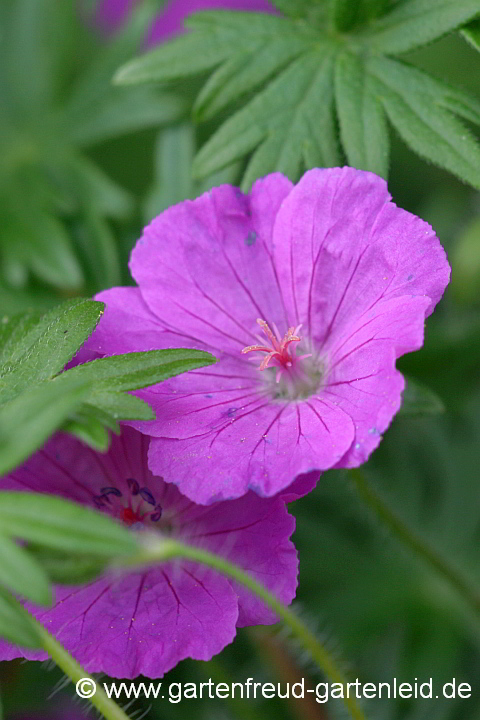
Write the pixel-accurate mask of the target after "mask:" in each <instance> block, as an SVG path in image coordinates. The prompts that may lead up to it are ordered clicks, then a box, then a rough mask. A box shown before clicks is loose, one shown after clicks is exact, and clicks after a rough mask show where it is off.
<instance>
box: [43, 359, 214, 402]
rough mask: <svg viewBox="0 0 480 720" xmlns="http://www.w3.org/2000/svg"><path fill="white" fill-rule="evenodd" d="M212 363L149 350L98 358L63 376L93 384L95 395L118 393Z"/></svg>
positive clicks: (58, 380)
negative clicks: (102, 392)
mask: <svg viewBox="0 0 480 720" xmlns="http://www.w3.org/2000/svg"><path fill="white" fill-rule="evenodd" d="M215 362H217V361H216V359H215V358H214V357H213V355H210V353H207V352H203V351H202V350H189V349H183V348H172V349H169V350H149V351H147V352H136V353H128V354H125V355H113V356H111V357H104V358H98V359H97V360H92V361H91V362H88V363H85V364H84V365H77V366H76V367H74V368H72V369H71V370H69V371H68V373H65V376H69V377H70V378H71V379H72V380H73V378H76V379H78V380H82V381H84V382H89V381H91V382H92V383H94V384H95V390H96V391H102V390H107V391H108V392H111V391H115V392H121V391H126V390H139V389H141V388H144V387H146V386H147V385H155V384H156V383H159V382H162V381H163V380H167V379H168V378H170V377H173V376H174V375H180V373H184V372H187V371H188V370H195V369H196V368H200V367H205V366H207V365H212V364H213V363H215ZM61 381H62V376H60V377H58V378H57V379H56V380H55V382H56V383H59V382H61ZM127 402H128V401H127Z"/></svg>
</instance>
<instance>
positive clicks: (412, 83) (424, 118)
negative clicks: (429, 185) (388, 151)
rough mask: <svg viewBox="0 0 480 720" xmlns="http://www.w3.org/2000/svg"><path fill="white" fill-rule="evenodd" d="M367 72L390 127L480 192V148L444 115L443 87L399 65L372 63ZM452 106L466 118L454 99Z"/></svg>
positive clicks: (470, 135) (422, 153) (457, 124)
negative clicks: (440, 90)
mask: <svg viewBox="0 0 480 720" xmlns="http://www.w3.org/2000/svg"><path fill="white" fill-rule="evenodd" d="M368 71H369V74H370V76H371V77H372V78H374V80H375V88H376V93H377V95H378V97H379V98H380V100H381V102H382V104H383V106H384V108H385V110H386V112H387V114H388V117H389V120H390V122H391V123H392V125H393V126H394V127H395V128H396V130H397V131H398V133H399V134H400V135H401V136H402V138H403V139H404V140H405V142H406V143H407V144H408V145H410V147H412V148H413V150H415V151H416V152H417V153H418V154H419V155H422V156H423V157H425V158H426V159H427V160H430V161H432V162H434V163H436V164H437V165H440V166H442V167H445V168H447V170H450V172H452V173H454V174H455V175H457V176H458V177H459V178H461V179H463V180H467V182H469V183H470V184H471V185H473V186H474V187H477V188H480V146H479V144H478V142H477V141H476V140H475V139H474V138H473V136H472V134H471V133H470V131H469V130H468V129H467V128H466V127H465V126H464V125H463V124H462V123H461V122H460V121H459V120H458V119H457V118H456V117H455V116H454V115H453V114H452V113H451V112H449V110H446V109H445V104H446V102H448V101H445V100H444V99H443V96H442V95H441V94H440V93H439V87H440V83H437V82H435V83H431V84H429V83H428V76H427V75H424V74H422V73H420V72H419V71H414V72H412V71H411V69H410V68H409V67H408V66H404V65H402V64H401V63H399V62H396V61H394V60H387V59H384V60H382V61H379V60H378V59H376V58H370V60H369V61H368ZM419 79H420V82H419ZM452 104H453V106H454V107H455V108H456V109H457V112H458V111H459V110H461V111H462V114H463V115H465V114H466V111H465V109H464V108H462V107H460V106H459V105H458V104H457V105H455V98H452ZM442 105H443V107H442ZM467 112H468V109H467ZM469 119H471V117H470V118H469ZM477 122H480V115H479V116H478V117H477Z"/></svg>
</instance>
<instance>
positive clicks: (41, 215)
mask: <svg viewBox="0 0 480 720" xmlns="http://www.w3.org/2000/svg"><path fill="white" fill-rule="evenodd" d="M22 205H23V207H22V209H21V210H19V211H18V212H17V211H16V209H15V206H14V204H12V207H11V208H9V209H7V208H5V207H2V225H1V228H0V242H1V243H2V245H3V246H4V250H5V252H6V253H8V255H9V256H11V257H13V258H15V259H17V260H18V261H20V262H21V263H23V264H25V265H26V266H27V267H28V268H29V269H30V270H31V271H32V272H33V273H34V274H35V275H37V276H38V277H39V278H40V279H41V280H44V281H45V282H47V283H50V284H52V285H55V286H56V287H59V288H64V289H69V290H72V289H73V290H78V288H79V287H80V286H81V285H82V282H83V274H82V270H81V268H80V265H79V263H78V260H77V258H76V257H75V253H74V250H73V247H72V243H71V240H70V238H69V237H68V235H67V233H66V231H65V228H64V226H63V224H62V223H61V222H59V220H58V219H57V218H56V217H55V216H54V215H52V214H51V213H49V212H46V211H45V210H43V209H42V208H40V207H38V206H37V204H36V203H35V202H32V201H31V200H30V198H28V197H26V198H24V200H23V201H22Z"/></svg>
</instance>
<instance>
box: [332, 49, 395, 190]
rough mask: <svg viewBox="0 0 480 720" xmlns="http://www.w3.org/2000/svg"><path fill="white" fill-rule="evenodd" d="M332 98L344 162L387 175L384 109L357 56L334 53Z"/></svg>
mask: <svg viewBox="0 0 480 720" xmlns="http://www.w3.org/2000/svg"><path fill="white" fill-rule="evenodd" d="M335 99H336V104H337V113H338V118H339V122H340V136H341V138H342V144H343V147H344V148H345V152H346V155H347V159H348V164H349V165H351V166H352V167H356V168H358V169H360V170H370V171H371V172H374V173H377V175H380V176H381V177H384V178H386V177H387V175H388V158H389V137H388V127H387V121H386V117H385V112H384V110H383V107H382V105H381V103H380V102H379V100H378V99H377V97H376V95H375V91H374V88H373V86H372V82H371V80H370V78H369V77H368V75H367V73H366V72H365V67H364V64H363V62H362V60H361V59H360V58H357V57H356V56H354V55H351V54H349V53H343V54H340V55H338V56H337V60H336V68H335Z"/></svg>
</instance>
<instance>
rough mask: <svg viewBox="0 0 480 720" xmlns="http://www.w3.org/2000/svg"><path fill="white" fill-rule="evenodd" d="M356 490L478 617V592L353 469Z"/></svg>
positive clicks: (356, 469)
mask: <svg viewBox="0 0 480 720" xmlns="http://www.w3.org/2000/svg"><path fill="white" fill-rule="evenodd" d="M349 475H350V478H351V479H352V480H353V484H354V486H355V489H356V491H357V493H358V495H359V497H360V498H361V500H363V502H364V503H365V505H367V506H368V507H369V508H370V509H371V510H372V511H373V512H374V514H375V515H376V516H377V518H378V519H379V520H380V521H381V522H382V524H383V525H385V526H386V527H388V528H389V530H390V531H391V532H392V533H393V534H394V535H395V536H396V537H397V538H398V539H399V540H400V541H401V542H402V543H403V545H406V546H407V547H408V548H410V549H411V550H413V551H414V553H415V554H416V555H418V556H419V557H421V558H422V559H423V560H424V562H426V563H427V564H428V565H429V566H430V567H433V568H434V569H435V570H436V571H437V573H439V574H440V575H441V576H442V577H443V578H444V580H446V581H447V582H448V584H449V585H451V586H453V587H454V588H455V589H456V591H457V592H458V593H459V594H460V595H461V596H462V598H463V599H464V601H466V602H467V603H468V604H469V605H470V607H471V608H473V610H474V611H475V613H476V614H477V615H480V591H479V590H478V589H477V588H476V587H474V586H473V585H471V583H470V582H469V581H468V579H467V578H466V577H465V576H464V575H463V573H462V572H461V571H460V570H458V568H456V567H454V566H453V565H451V564H450V563H449V561H448V560H446V559H445V558H444V557H442V556H441V555H439V554H438V553H437V552H436V550H434V549H433V548H432V547H430V545H429V544H428V543H427V542H426V541H425V540H424V539H423V538H422V537H421V536H420V535H418V534H417V533H416V532H415V531H414V530H412V529H411V528H409V527H408V526H407V525H405V523H404V522H403V520H401V519H400V518H399V517H398V515H396V514H395V513H394V512H393V510H391V509H390V508H389V507H388V505H387V504H386V503H385V502H384V500H383V499H382V498H381V497H380V496H379V495H378V494H377V493H376V492H375V490H374V488H373V487H372V485H371V484H370V483H369V482H368V480H367V479H366V477H365V475H364V474H363V472H362V471H361V470H359V469H358V468H355V469H354V470H350V471H349Z"/></svg>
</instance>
